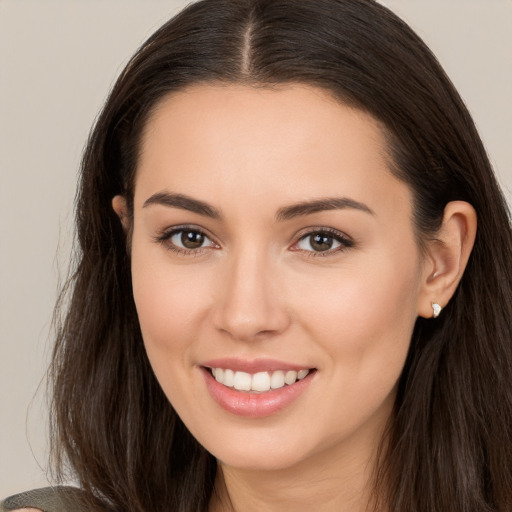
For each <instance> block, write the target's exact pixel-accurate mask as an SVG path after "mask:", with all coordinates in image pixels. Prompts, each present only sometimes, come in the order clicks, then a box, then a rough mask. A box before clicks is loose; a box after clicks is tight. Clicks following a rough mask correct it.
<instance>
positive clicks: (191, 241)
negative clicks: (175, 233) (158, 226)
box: [181, 231, 204, 249]
mask: <svg viewBox="0 0 512 512" xmlns="http://www.w3.org/2000/svg"><path fill="white" fill-rule="evenodd" d="M203 242H204V235H202V234H201V233H196V232H194V231H183V233H182V235H181V243H182V244H183V247H186V248H187V249H198V248H199V247H201V246H202V245H203Z"/></svg>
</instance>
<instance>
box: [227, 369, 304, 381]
mask: <svg viewBox="0 0 512 512" xmlns="http://www.w3.org/2000/svg"><path fill="white" fill-rule="evenodd" d="M308 373H309V370H299V371H298V372H297V379H299V380H302V379H303V378H304V377H305V376H306V375H307V374H308ZM224 379H226V377H224Z"/></svg>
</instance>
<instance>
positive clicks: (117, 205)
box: [112, 195, 130, 233]
mask: <svg viewBox="0 0 512 512" xmlns="http://www.w3.org/2000/svg"><path fill="white" fill-rule="evenodd" d="M112 209H113V210H114V211H115V212H116V214H117V216H118V217H119V220H120V221H121V225H122V226H123V230H124V232H125V233H127V232H128V230H129V227H130V219H129V216H128V207H127V204H126V198H125V197H124V196H122V195H117V196H114V197H113V199H112Z"/></svg>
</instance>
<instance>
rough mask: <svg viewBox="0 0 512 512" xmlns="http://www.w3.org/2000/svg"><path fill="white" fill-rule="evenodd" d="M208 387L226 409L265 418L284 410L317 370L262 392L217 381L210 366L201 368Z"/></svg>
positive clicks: (305, 386)
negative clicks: (289, 383) (245, 389)
mask: <svg viewBox="0 0 512 512" xmlns="http://www.w3.org/2000/svg"><path fill="white" fill-rule="evenodd" d="M201 370H202V373H203V376H204V379H205V383H206V387H207V389H208V391H209V392H210V395H211V396H212V398H213V399H214V400H215V401H216V402H217V403H218V404H219V405H220V406H221V407H222V408H223V409H224V410H226V411H228V412H230V413H231V414H235V415H237V416H244V417H246V418H263V417H265V416H270V415H271V414H274V413H276V412H278V411H281V410H283V409H284V408H285V407H287V406H288V405H290V404H291V403H292V402H293V401H294V400H295V399H297V398H298V397H299V396H300V395H301V394H302V393H303V392H304V391H305V390H306V388H307V387H308V386H309V384H310V383H311V380H312V378H313V375H314V374H315V373H316V372H315V371H310V372H309V373H308V375H306V377H304V378H303V379H302V380H298V381H297V382H295V383H294V384H291V385H285V386H283V387H282V388H279V389H271V390H270V391H265V392H262V393H248V392H246V391H237V390H236V389H233V388H228V387H227V386H224V385H223V384H220V383H219V382H217V381H216V380H215V379H214V377H213V375H212V373H211V371H210V370H209V369H208V368H201Z"/></svg>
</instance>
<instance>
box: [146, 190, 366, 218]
mask: <svg viewBox="0 0 512 512" xmlns="http://www.w3.org/2000/svg"><path fill="white" fill-rule="evenodd" d="M151 205H161V206H167V207H170V208H181V209H182V210H187V211H190V212H194V213H197V214H199V215H204V216H205V217H210V218H212V219H220V218H221V214H220V212H219V210H217V208H215V207H214V206H211V205H210V204H208V203H206V202H205V201H201V200H199V199H194V198H192V197H189V196H186V195H184V194H174V193H169V192H157V193H156V194H153V195H152V196H151V197H149V198H148V199H146V201H145V202H144V204H143V206H142V207H143V208H146V207H148V206H151ZM346 208H352V209H355V210H359V211H362V212H365V213H368V214H370V215H375V214H374V212H373V211H372V210H371V209H370V208H369V207H368V206H366V205H365V204H364V203H361V202H359V201H355V200H354V199H349V198H347V197H328V198H322V199H315V200H313V201H304V202H301V203H297V204H292V205H290V206H284V207H283V208H280V209H279V210H278V211H277V214H276V220H277V221H278V222H282V221H286V220H290V219H293V218H295V217H300V216H303V215H311V214H313V213H317V212H322V211H328V210H344V209H346Z"/></svg>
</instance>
